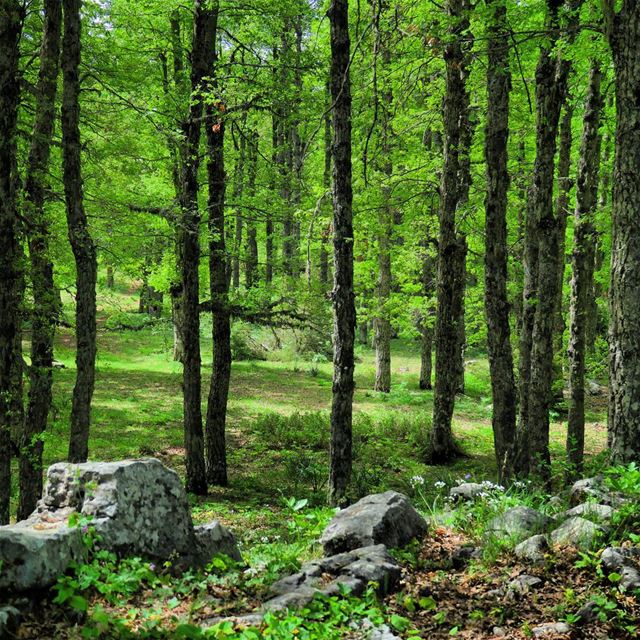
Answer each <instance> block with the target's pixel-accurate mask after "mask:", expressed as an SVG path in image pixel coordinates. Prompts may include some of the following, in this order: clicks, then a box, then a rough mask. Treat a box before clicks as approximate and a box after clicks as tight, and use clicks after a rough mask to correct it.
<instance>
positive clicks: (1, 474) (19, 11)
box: [0, 0, 24, 525]
mask: <svg viewBox="0 0 640 640" xmlns="http://www.w3.org/2000/svg"><path fill="white" fill-rule="evenodd" d="M23 19H24V6H23V4H22V3H21V2H18V1H17V0H16V1H14V0H0V229H2V233H0V525H2V524H8V523H9V505H10V499H11V449H12V447H11V424H12V419H11V393H12V389H13V380H12V378H13V368H14V362H15V352H14V351H15V337H16V335H17V334H18V332H19V324H20V317H19V308H20V303H21V300H20V299H19V298H20V278H21V265H20V264H19V260H20V254H21V251H20V242H19V238H18V211H17V203H16V155H17V153H16V152H17V145H16V124H17V116H18V104H19V100H20V78H19V69H18V64H19V59H20V52H19V42H20V34H21V31H22V21H23Z"/></svg>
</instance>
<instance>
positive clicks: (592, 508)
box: [563, 502, 615, 522]
mask: <svg viewBox="0 0 640 640" xmlns="http://www.w3.org/2000/svg"><path fill="white" fill-rule="evenodd" d="M614 513H615V511H614V509H613V507H611V506H610V505H608V504H597V503H594V502H584V503H583V504H579V505H578V506H577V507H573V509H569V510H568V511H565V512H564V514H563V516H564V517H565V518H572V517H574V516H580V517H581V518H587V520H597V521H603V522H606V521H609V520H611V518H612V517H613V514H614Z"/></svg>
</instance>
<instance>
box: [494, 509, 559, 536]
mask: <svg viewBox="0 0 640 640" xmlns="http://www.w3.org/2000/svg"><path fill="white" fill-rule="evenodd" d="M550 522H551V519H550V518H548V517H547V516H545V515H544V514H542V513H540V512H539V511H536V510H535V509H532V508H531V507H524V506H518V507H513V508H512V509H508V510H507V511H505V512H504V513H503V514H501V515H499V516H496V517H495V518H494V519H493V520H492V521H491V522H490V523H489V525H488V526H487V530H486V532H485V533H487V534H489V535H494V536H497V537H500V538H520V539H522V538H526V537H528V536H531V535H534V534H536V533H538V532H540V531H542V530H543V529H544V528H545V527H546V526H547V525H548V524H549V523H550Z"/></svg>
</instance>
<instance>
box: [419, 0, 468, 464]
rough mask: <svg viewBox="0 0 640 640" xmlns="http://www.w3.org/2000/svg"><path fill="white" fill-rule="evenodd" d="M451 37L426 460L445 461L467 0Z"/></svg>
mask: <svg viewBox="0 0 640 640" xmlns="http://www.w3.org/2000/svg"><path fill="white" fill-rule="evenodd" d="M446 9H447V14H448V17H449V20H450V26H449V36H450V40H449V42H448V43H447V44H446V46H445V50H444V59H445V64H446V89H445V99H444V137H445V140H444V169H443V174H442V182H441V186H440V230H439V237H438V279H437V301H438V306H437V316H436V327H435V348H436V384H435V393H434V399H433V427H432V432H431V442H430V451H429V455H428V458H429V460H430V461H431V463H434V464H435V463H446V462H449V461H451V460H452V459H453V458H455V457H456V456H457V455H458V454H459V449H458V447H457V445H456V443H455V441H454V439H453V433H452V430H451V418H452V416H453V406H454V400H455V395H456V391H457V389H458V385H459V379H460V370H459V362H460V350H461V348H462V345H461V344H460V336H461V328H460V322H461V321H462V318H463V315H462V314H463V309H464V307H463V298H464V280H465V273H464V269H465V259H466V252H467V243H466V238H465V237H464V235H462V234H460V233H459V232H458V230H457V228H456V224H457V221H456V213H457V210H458V207H459V205H460V204H461V201H464V199H465V196H464V193H465V184H464V180H463V177H464V174H463V172H461V160H462V158H464V155H465V154H466V153H468V152H467V151H466V150H464V149H463V148H462V139H461V137H462V136H461V130H462V127H461V123H462V122H465V121H466V120H467V119H468V105H469V100H468V97H467V89H466V82H465V80H466V76H467V71H466V65H467V55H466V52H465V47H464V44H463V39H464V38H465V37H467V36H468V33H467V32H468V29H469V17H468V11H469V5H468V3H467V1H466V0H448V2H447V4H446Z"/></svg>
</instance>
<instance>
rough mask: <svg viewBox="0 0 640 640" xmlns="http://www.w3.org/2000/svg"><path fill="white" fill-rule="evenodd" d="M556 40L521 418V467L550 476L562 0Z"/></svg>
mask: <svg viewBox="0 0 640 640" xmlns="http://www.w3.org/2000/svg"><path fill="white" fill-rule="evenodd" d="M548 4H549V9H548V10H549V15H548V18H547V25H548V28H549V31H550V34H551V36H550V38H549V39H548V41H547V42H545V44H544V45H543V46H542V47H541V51H540V58H539V60H538V65H537V68H536V159H535V163H534V168H533V184H532V187H531V190H530V193H529V200H528V206H527V219H526V228H525V251H524V293H523V311H522V327H521V334H520V390H519V392H520V416H519V424H518V443H517V452H516V456H515V458H514V462H515V471H516V472H517V473H518V474H527V473H528V472H529V471H532V470H535V471H536V472H539V473H540V474H541V475H542V476H543V477H544V478H547V479H548V476H549V473H550V468H549V465H550V457H549V408H550V405H551V383H552V380H553V328H554V320H555V310H556V300H557V288H558V220H557V217H556V216H555V215H554V210H553V181H554V166H555V153H556V137H557V134H558V125H559V121H560V111H561V109H562V104H563V101H564V98H565V95H566V90H567V78H568V75H569V71H570V68H571V63H570V62H569V61H566V60H563V59H562V58H560V57H559V54H558V53H556V52H554V46H555V43H556V41H557V38H558V30H559V10H560V6H561V3H560V2H558V0H549V2H548Z"/></svg>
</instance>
